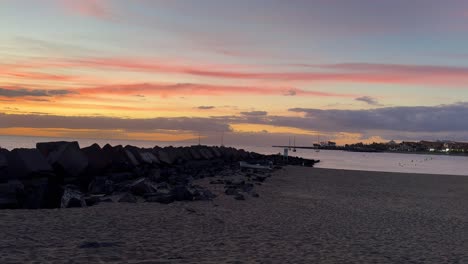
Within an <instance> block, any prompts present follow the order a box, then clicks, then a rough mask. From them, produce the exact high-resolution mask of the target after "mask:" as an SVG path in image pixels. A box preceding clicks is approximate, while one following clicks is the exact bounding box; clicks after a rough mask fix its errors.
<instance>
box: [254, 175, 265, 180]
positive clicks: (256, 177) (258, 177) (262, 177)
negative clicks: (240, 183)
mask: <svg viewBox="0 0 468 264" xmlns="http://www.w3.org/2000/svg"><path fill="white" fill-rule="evenodd" d="M266 178H267V177H264V176H260V175H257V176H255V177H254V178H253V179H252V180H253V181H256V182H264V181H265V179H266Z"/></svg>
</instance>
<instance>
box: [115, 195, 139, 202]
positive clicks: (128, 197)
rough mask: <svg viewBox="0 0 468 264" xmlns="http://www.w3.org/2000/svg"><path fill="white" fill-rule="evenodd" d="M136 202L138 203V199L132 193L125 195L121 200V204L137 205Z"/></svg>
mask: <svg viewBox="0 0 468 264" xmlns="http://www.w3.org/2000/svg"><path fill="white" fill-rule="evenodd" d="M136 202H138V200H137V198H136V197H135V196H134V195H133V194H131V193H125V194H123V195H122V196H121V197H120V199H119V203H136Z"/></svg>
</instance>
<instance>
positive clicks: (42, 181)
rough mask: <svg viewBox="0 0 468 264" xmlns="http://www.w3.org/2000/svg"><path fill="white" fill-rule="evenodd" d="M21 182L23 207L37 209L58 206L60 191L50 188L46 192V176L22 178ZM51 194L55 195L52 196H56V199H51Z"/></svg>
mask: <svg viewBox="0 0 468 264" xmlns="http://www.w3.org/2000/svg"><path fill="white" fill-rule="evenodd" d="M22 182H23V185H24V197H23V205H22V207H23V208H25V209H39V208H58V207H60V199H61V193H57V192H58V191H52V190H51V191H50V192H49V193H48V189H49V188H48V187H49V186H48V183H49V182H48V179H47V178H35V179H30V180H23V181H22ZM52 196H55V197H54V198H57V197H58V199H57V200H58V201H57V200H55V201H52ZM49 197H50V198H49Z"/></svg>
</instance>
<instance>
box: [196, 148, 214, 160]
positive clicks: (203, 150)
mask: <svg viewBox="0 0 468 264" xmlns="http://www.w3.org/2000/svg"><path fill="white" fill-rule="evenodd" d="M198 153H199V154H200V156H201V158H202V159H204V160H210V159H213V158H214V155H213V153H211V151H210V150H209V149H208V148H204V147H201V148H199V149H198Z"/></svg>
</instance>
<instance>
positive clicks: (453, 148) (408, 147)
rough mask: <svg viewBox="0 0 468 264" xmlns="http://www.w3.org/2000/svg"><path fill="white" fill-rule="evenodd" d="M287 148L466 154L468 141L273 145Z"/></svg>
mask: <svg viewBox="0 0 468 264" xmlns="http://www.w3.org/2000/svg"><path fill="white" fill-rule="evenodd" d="M273 147H278V148H288V149H292V150H295V149H316V150H317V151H318V150H321V149H326V150H344V151H352V152H398V153H425V154H431V153H432V154H461V155H466V154H468V142H456V141H448V140H437V141H424V140H422V141H419V142H413V141H402V142H399V143H398V142H396V141H394V140H391V141H389V142H379V143H377V142H373V143H370V144H365V143H362V142H359V143H354V144H345V145H337V143H336V142H333V141H323V142H320V143H315V144H313V145H312V146H295V145H289V146H273Z"/></svg>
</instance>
